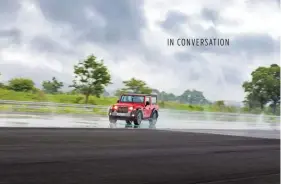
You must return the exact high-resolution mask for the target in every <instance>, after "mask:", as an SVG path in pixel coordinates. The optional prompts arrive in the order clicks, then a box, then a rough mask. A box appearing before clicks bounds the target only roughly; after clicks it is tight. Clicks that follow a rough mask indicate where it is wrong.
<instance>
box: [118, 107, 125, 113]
mask: <svg viewBox="0 0 281 184" xmlns="http://www.w3.org/2000/svg"><path fill="white" fill-rule="evenodd" d="M117 112H120V113H127V112H128V107H118V109H117Z"/></svg>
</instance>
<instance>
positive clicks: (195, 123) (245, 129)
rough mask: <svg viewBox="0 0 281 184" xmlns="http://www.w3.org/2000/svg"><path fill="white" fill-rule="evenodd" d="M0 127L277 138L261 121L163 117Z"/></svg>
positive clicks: (5, 121)
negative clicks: (136, 123) (137, 122)
mask: <svg viewBox="0 0 281 184" xmlns="http://www.w3.org/2000/svg"><path fill="white" fill-rule="evenodd" d="M0 127H58V128H64V127H66V128H67V127H68V128H142V129H156V128H157V129H165V130H172V131H189V132H202V133H215V134H224V135H239V136H253V137H263V138H280V128H279V126H276V124H275V125H274V126H273V124H270V123H264V122H254V123H253V122H251V123H248V122H241V121H232V122H227V121H206V120H188V119H187V120H186V119H184V118H175V117H168V116H165V115H162V116H161V117H160V118H159V119H158V122H157V124H156V125H153V124H149V122H148V121H143V122H142V124H141V125H140V126H127V125H126V123H125V121H118V122H117V123H116V124H110V123H109V121H108V118H107V117H98V116H89V115H88V116H87V115H86V116H82V115H81V116H77V115H75V116H71V115H57V116H54V115H42V114H41V115H36V114H0Z"/></svg>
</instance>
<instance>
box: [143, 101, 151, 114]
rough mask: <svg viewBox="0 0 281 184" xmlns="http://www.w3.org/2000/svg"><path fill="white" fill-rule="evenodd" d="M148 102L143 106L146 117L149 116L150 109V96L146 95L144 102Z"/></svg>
mask: <svg viewBox="0 0 281 184" xmlns="http://www.w3.org/2000/svg"><path fill="white" fill-rule="evenodd" d="M147 103H149V105H145V107H144V117H145V118H148V117H150V111H151V97H150V96H146V97H145V104H147Z"/></svg>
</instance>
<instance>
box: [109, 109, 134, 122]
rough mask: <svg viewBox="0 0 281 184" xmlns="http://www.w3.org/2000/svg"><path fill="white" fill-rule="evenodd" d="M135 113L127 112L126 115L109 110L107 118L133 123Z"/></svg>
mask: <svg viewBox="0 0 281 184" xmlns="http://www.w3.org/2000/svg"><path fill="white" fill-rule="evenodd" d="M136 112H137V111H131V112H128V113H118V112H116V111H112V110H109V112H108V116H109V118H114V119H117V120H130V121H133V120H136Z"/></svg>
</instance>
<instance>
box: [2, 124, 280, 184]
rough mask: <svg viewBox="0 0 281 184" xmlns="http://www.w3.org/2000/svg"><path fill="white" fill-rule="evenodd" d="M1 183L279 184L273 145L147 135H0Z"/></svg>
mask: <svg viewBox="0 0 281 184" xmlns="http://www.w3.org/2000/svg"><path fill="white" fill-rule="evenodd" d="M0 183H1V184H2V183H5V184H6V183H9V184H10V183H11V184H19V183H22V184H41V183H42V184H43V183H52V184H56V183H58V184H66V183H67V184H69V183H92V184H103V183H106V184H109V183H114V184H118V183H123V184H127V183H128V184H149V183H153V184H168V183H170V184H176V183H182V184H183V183H184V184H189V183H200V184H203V183H204V184H207V183H208V184H226V183H227V184H234V183H235V184H242V183H243V184H244V183H245V184H279V183H280V140H279V139H258V138H249V137H248V138H247V137H238V136H225V135H215V134H203V133H201V134H200V133H189V132H174V131H164V130H147V129H61V128H58V129H55V128H53V129H52V128H1V129H0Z"/></svg>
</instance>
